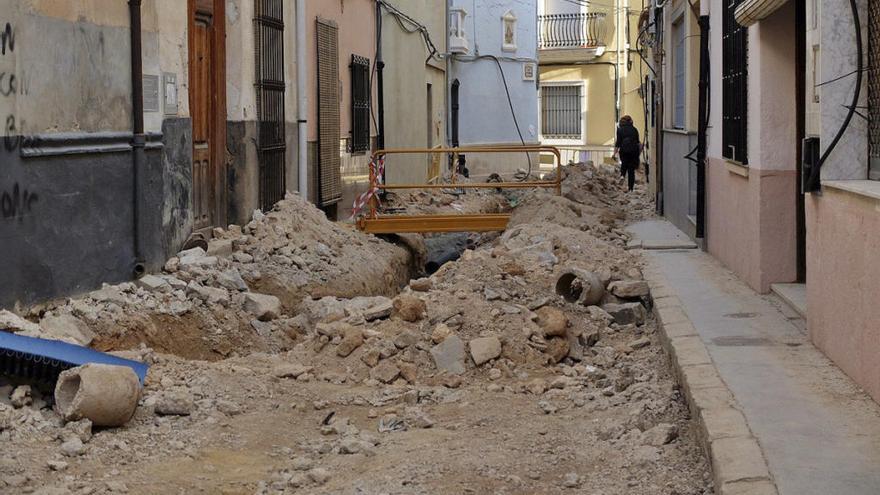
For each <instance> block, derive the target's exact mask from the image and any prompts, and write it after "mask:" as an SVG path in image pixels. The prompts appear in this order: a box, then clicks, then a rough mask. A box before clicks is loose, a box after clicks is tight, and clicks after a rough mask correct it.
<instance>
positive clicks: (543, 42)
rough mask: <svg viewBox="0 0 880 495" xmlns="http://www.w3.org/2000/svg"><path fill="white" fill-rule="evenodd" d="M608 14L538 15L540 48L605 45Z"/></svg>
mask: <svg viewBox="0 0 880 495" xmlns="http://www.w3.org/2000/svg"><path fill="white" fill-rule="evenodd" d="M606 17H607V14H605V13H604V12H590V13H586V14H585V13H581V14H549V15H539V16H538V48H541V49H542V50H546V49H556V48H589V47H597V46H605V39H606V37H607V33H608V28H607V25H606V23H605V18H606Z"/></svg>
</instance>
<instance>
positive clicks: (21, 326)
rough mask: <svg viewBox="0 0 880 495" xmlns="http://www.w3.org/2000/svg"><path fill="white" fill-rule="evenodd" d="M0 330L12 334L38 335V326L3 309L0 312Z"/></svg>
mask: <svg viewBox="0 0 880 495" xmlns="http://www.w3.org/2000/svg"><path fill="white" fill-rule="evenodd" d="M0 330H6V331H9V332H13V333H18V332H32V333H35V334H38V333H40V326H39V325H37V324H36V323H31V322H29V321H27V320H25V319H24V318H22V317H20V316H18V315H16V314H15V313H13V312H11V311H7V310H5V309H4V310H2V311H0Z"/></svg>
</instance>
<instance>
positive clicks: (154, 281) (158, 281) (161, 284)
mask: <svg viewBox="0 0 880 495" xmlns="http://www.w3.org/2000/svg"><path fill="white" fill-rule="evenodd" d="M134 284H135V285H136V286H138V287H140V288H142V289H144V290H146V291H149V292H168V291H170V290H171V284H169V283H168V281H167V280H165V279H164V278H162V277H158V276H156V275H144V276H143V277H141V278H139V279H138V280H135V282H134Z"/></svg>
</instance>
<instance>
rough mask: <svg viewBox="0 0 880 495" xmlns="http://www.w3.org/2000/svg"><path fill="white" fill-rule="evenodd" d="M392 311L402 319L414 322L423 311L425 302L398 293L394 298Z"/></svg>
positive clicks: (420, 317)
mask: <svg viewBox="0 0 880 495" xmlns="http://www.w3.org/2000/svg"><path fill="white" fill-rule="evenodd" d="M393 305H394V313H395V314H396V315H397V316H398V317H399V318H400V319H401V320H403V321H408V322H416V321H419V320H421V319H422V315H423V314H424V313H425V308H426V306H425V302H424V301H422V300H421V299H419V298H418V297H415V296H410V295H406V294H403V295H400V296H397V297H396V298H395V299H394V303H393Z"/></svg>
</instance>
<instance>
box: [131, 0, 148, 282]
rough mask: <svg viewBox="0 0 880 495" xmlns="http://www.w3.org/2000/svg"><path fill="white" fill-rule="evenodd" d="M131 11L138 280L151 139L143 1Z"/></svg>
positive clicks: (135, 268)
mask: <svg viewBox="0 0 880 495" xmlns="http://www.w3.org/2000/svg"><path fill="white" fill-rule="evenodd" d="M128 9H129V17H130V19H131V93H132V94H131V111H132V117H133V122H132V124H133V132H132V140H131V149H132V191H131V192H132V203H131V208H132V216H133V218H132V224H133V229H132V237H133V239H134V266H133V267H132V272H133V275H134V276H135V277H141V276H142V275H143V274H144V273H145V272H146V268H145V267H144V258H143V247H142V245H141V235H140V234H141V233H140V227H141V225H140V224H141V221H140V182H141V177H140V176H141V172H142V171H143V169H144V162H145V161H146V156H145V148H146V143H147V138H146V135H145V134H144V82H143V81H144V79H143V65H144V60H143V55H142V43H141V41H142V40H141V0H129V1H128Z"/></svg>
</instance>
